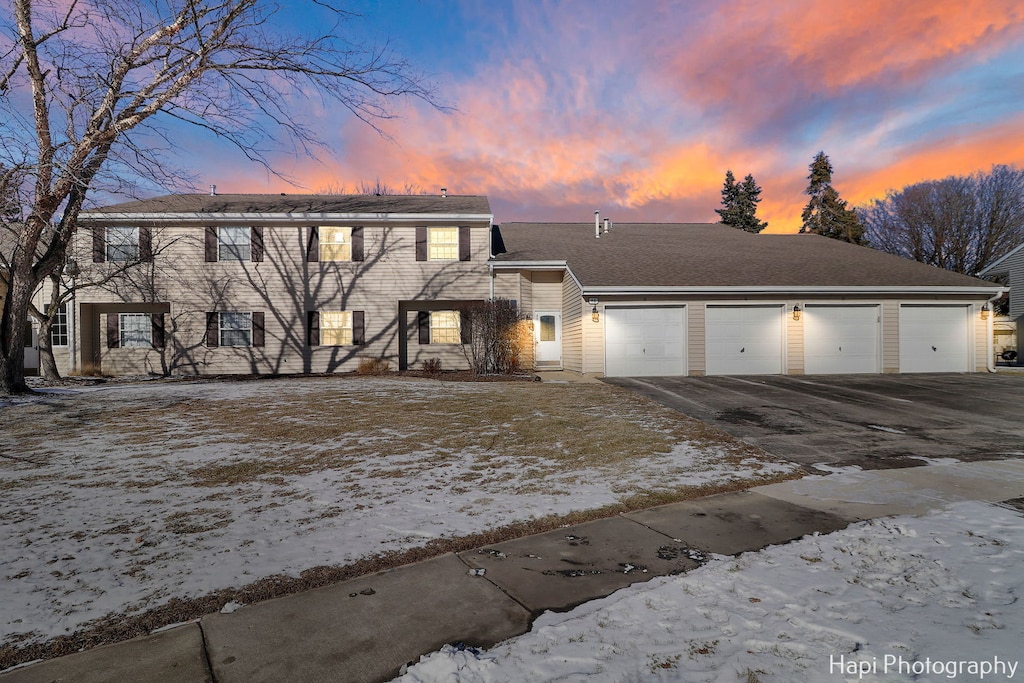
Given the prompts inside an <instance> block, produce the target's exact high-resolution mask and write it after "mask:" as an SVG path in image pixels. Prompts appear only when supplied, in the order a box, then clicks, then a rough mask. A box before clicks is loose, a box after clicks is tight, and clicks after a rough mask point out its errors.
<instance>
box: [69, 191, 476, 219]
mask: <svg viewBox="0 0 1024 683" xmlns="http://www.w3.org/2000/svg"><path fill="white" fill-rule="evenodd" d="M86 213H87V214H96V213H99V214H103V213H131V214H155V213H176V214H182V213H186V214H194V213H206V214H238V213H278V214H280V213H285V214H287V213H363V214H365V213H443V214H487V215H489V214H490V213H491V207H490V204H489V203H488V201H487V197H480V196H453V195H448V196H447V197H441V196H439V195H320V194H217V195H211V194H171V195H165V196H163V197H154V198H152V199H142V200H138V201H133V202H124V203H122V204H113V205H111V206H104V207H101V208H98V209H93V210H91V211H89V212H86Z"/></svg>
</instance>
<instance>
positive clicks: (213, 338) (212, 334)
mask: <svg viewBox="0 0 1024 683" xmlns="http://www.w3.org/2000/svg"><path fill="white" fill-rule="evenodd" d="M206 345H207V346H208V347H210V348H211V349H213V348H216V347H218V346H220V314H219V313H214V312H211V313H207V314H206Z"/></svg>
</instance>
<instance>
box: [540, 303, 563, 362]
mask: <svg viewBox="0 0 1024 683" xmlns="http://www.w3.org/2000/svg"><path fill="white" fill-rule="evenodd" d="M533 341H534V344H535V347H534V348H535V350H534V361H535V362H536V363H538V364H539V363H544V364H545V365H557V364H561V362H562V314H561V313H560V312H558V311H536V312H534V314H533Z"/></svg>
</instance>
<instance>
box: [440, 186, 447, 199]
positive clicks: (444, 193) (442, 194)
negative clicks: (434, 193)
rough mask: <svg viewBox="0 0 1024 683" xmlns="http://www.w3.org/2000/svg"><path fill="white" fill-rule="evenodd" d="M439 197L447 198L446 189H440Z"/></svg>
mask: <svg viewBox="0 0 1024 683" xmlns="http://www.w3.org/2000/svg"><path fill="white" fill-rule="evenodd" d="M441 196H442V197H447V196H448V188H447V187H442V188H441Z"/></svg>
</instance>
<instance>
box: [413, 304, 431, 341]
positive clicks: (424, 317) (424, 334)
mask: <svg viewBox="0 0 1024 683" xmlns="http://www.w3.org/2000/svg"><path fill="white" fill-rule="evenodd" d="M416 322H417V324H418V325H419V328H420V344H429V343H430V311H420V312H419V313H417V314H416Z"/></svg>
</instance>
